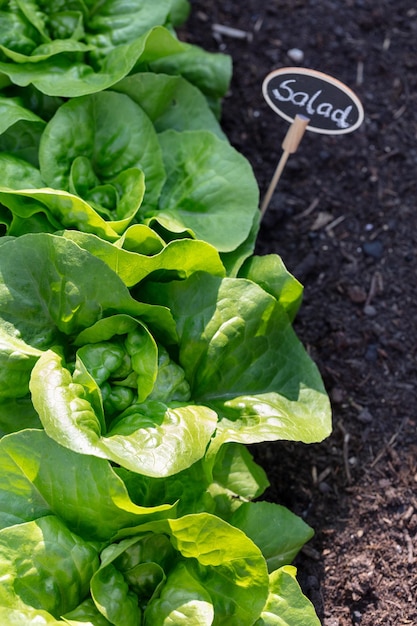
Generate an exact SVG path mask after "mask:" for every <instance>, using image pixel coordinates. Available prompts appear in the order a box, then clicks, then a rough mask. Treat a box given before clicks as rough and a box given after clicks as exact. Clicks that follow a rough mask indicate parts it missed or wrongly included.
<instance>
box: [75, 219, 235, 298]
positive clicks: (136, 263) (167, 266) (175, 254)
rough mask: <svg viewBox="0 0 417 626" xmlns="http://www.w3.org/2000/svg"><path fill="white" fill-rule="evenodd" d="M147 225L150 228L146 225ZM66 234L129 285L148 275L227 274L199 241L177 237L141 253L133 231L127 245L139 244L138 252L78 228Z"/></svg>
mask: <svg viewBox="0 0 417 626" xmlns="http://www.w3.org/2000/svg"><path fill="white" fill-rule="evenodd" d="M138 226H139V225H138ZM144 228H148V227H146V226H144ZM149 230H151V229H149ZM151 232H154V231H151ZM63 235H64V237H66V238H67V239H71V240H72V241H74V242H75V243H77V244H78V245H79V246H80V247H81V248H84V249H85V250H88V251H89V252H91V254H93V255H94V256H96V257H98V258H100V259H101V260H102V261H104V262H105V263H106V264H107V265H108V266H109V267H110V268H111V269H112V270H113V271H114V272H115V273H116V274H117V275H118V276H120V278H121V279H122V280H123V282H124V283H125V285H126V286H127V287H133V286H135V285H137V284H138V283H140V282H141V281H142V280H144V279H145V278H148V277H150V278H152V279H155V277H158V278H159V279H160V280H164V278H166V277H169V278H170V279H171V280H172V279H181V280H182V279H184V278H188V276H191V274H193V273H194V272H198V271H203V270H204V271H207V272H209V273H210V274H213V275H214V276H224V274H225V271H224V267H223V264H222V262H221V260H220V257H219V254H218V252H217V250H216V249H215V248H214V247H213V246H211V245H210V244H208V243H206V242H204V241H200V240H194V239H177V240H174V241H171V242H169V243H168V244H167V245H166V246H163V247H162V248H161V249H159V250H158V252H157V254H152V255H151V254H148V253H147V249H146V248H144V249H145V251H144V253H142V254H140V253H139V250H140V247H141V244H140V240H139V238H138V240H137V245H136V246H134V244H133V242H132V239H133V232H131V234H130V235H129V237H130V240H129V243H128V245H129V246H131V247H137V251H136V252H135V251H133V252H131V251H130V250H125V249H124V248H121V247H119V245H118V244H119V241H116V242H115V244H116V245H113V244H111V243H109V242H107V241H104V240H103V239H101V238H99V237H96V236H95V235H91V234H85V233H80V232H78V231H75V230H69V231H66V232H65V233H63ZM122 243H124V242H122Z"/></svg>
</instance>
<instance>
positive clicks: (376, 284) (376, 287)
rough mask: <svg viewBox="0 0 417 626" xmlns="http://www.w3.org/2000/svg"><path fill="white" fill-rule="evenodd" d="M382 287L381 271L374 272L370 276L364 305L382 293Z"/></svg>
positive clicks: (367, 304)
mask: <svg viewBox="0 0 417 626" xmlns="http://www.w3.org/2000/svg"><path fill="white" fill-rule="evenodd" d="M383 289H384V282H383V280H382V274H381V272H375V274H374V275H373V276H372V280H371V286H370V288H369V293H368V297H367V298H366V302H365V307H367V306H369V305H370V304H371V302H372V299H373V298H374V296H376V295H377V294H379V293H382V291H383Z"/></svg>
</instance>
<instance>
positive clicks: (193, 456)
mask: <svg viewBox="0 0 417 626" xmlns="http://www.w3.org/2000/svg"><path fill="white" fill-rule="evenodd" d="M188 11H189V6H188V3H187V2H186V1H185V0H158V2H157V3H156V2H154V1H152V2H151V1H147V0H130V1H126V0H123V2H122V1H121V0H107V1H106V2H103V3H100V4H97V3H95V2H94V3H93V2H91V1H90V0H70V2H68V0H65V2H64V1H63V0H60V1H55V0H54V2H48V1H47V0H44V1H41V0H39V1H34V0H9V1H6V2H3V3H2V4H1V7H0V20H1V21H2V25H3V24H4V25H5V28H4V29H3V28H2V31H1V34H0V87H1V89H0V173H1V179H0V224H1V228H2V237H0V275H1V278H0V431H1V435H2V437H1V439H0V467H1V469H0V528H1V530H0V580H1V584H0V617H1V620H2V623H4V624H8V625H11V626H20V625H23V624H24V625H25V626H27V625H30V624H37V625H38V624H70V625H72V626H81V625H83V626H86V625H91V626H104V625H108V624H111V625H114V626H133V625H135V626H138V625H140V624H144V625H147V626H159V625H161V626H162V625H167V626H168V624H175V625H178V626H179V625H181V624H184V625H187V626H193V625H196V626H197V625H198V626H202V625H208V626H209V625H211V624H214V625H220V624H227V625H228V626H234V625H236V626H246V625H247V626H252V625H255V624H256V625H257V626H262V625H270V626H272V625H275V624H280V625H288V626H295V625H297V626H300V625H301V624H306V625H309V626H310V625H311V626H315V625H316V624H319V622H318V620H317V617H316V615H315V612H314V609H313V607H312V605H311V604H310V602H309V601H308V600H307V598H305V597H304V596H303V594H302V592H301V590H300V588H299V586H298V583H297V581H296V578H295V574H296V572H295V568H294V567H292V566H291V565H290V564H291V562H292V560H293V559H294V557H295V555H296V554H297V552H298V551H299V549H300V548H301V547H302V545H303V544H304V543H305V542H306V541H307V540H308V539H309V538H310V537H311V536H312V530H311V528H309V526H307V525H306V524H305V523H304V522H303V521H302V520H301V519H300V518H298V517H297V516H295V515H294V514H292V513H291V512H289V511H288V510H287V509H286V508H284V507H282V506H279V505H277V504H273V503H269V502H264V501H260V500H259V497H260V496H261V495H262V493H263V492H264V491H265V489H266V488H267V486H268V480H267V477H266V475H265V473H264V471H263V470H262V469H261V467H259V466H258V465H257V464H256V463H255V462H254V459H253V457H252V455H251V453H250V452H249V449H248V447H247V446H248V444H254V443H259V442H263V441H274V440H279V439H287V440H295V441H303V442H306V443H309V442H314V441H320V440H321V439H323V438H324V437H326V436H327V435H328V433H329V430H330V411H329V402H328V398H327V395H326V393H325V390H324V388H323V384H322V381H321V378H320V375H319V373H318V371H317V368H316V367H315V365H314V363H313V362H312V361H311V359H310V357H309V356H308V354H307V353H306V351H305V350H304V348H303V346H302V345H301V344H300V342H299V340H298V339H297V337H296V335H295V333H294V331H293V329H292V321H293V319H294V316H295V314H296V312H297V309H298V307H299V305H300V300H301V295H302V287H301V285H300V284H299V283H298V282H297V281H296V280H295V279H294V278H293V277H292V276H291V275H290V274H289V273H288V272H287V270H286V269H285V266H284V265H283V263H282V261H281V259H280V258H279V257H278V256H276V255H267V256H264V257H257V256H254V254H253V250H254V244H255V240H256V236H257V231H258V226H259V210H258V188H257V184H256V181H255V179H254V176H253V173H252V170H251V168H250V165H249V164H248V162H247V161H246V160H245V159H244V157H243V156H242V155H241V154H239V153H238V152H237V151H236V150H235V149H234V148H233V147H232V146H231V145H230V144H229V142H228V140H227V138H226V137H225V135H224V133H223V132H222V129H221V127H220V125H219V122H218V117H219V111H220V105H221V99H222V98H223V96H224V95H225V93H226V90H227V88H228V85H229V81H230V73H231V63H230V58H229V57H227V56H225V55H222V54H219V53H215V54H214V53H209V52H205V51H204V50H202V49H201V48H199V47H197V46H193V45H190V44H187V43H183V42H181V41H180V40H179V39H178V38H177V35H176V33H175V30H174V29H175V28H176V27H178V26H179V25H180V23H181V22H182V21H184V20H185V19H186V17H187V15H188Z"/></svg>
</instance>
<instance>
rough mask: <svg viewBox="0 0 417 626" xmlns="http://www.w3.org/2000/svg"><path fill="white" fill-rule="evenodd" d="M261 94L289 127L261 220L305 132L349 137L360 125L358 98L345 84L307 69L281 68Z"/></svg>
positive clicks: (265, 81)
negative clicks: (346, 134)
mask: <svg viewBox="0 0 417 626" xmlns="http://www.w3.org/2000/svg"><path fill="white" fill-rule="evenodd" d="M262 92H263V95H264V98H265V100H266V101H267V103H268V104H269V106H270V107H271V108H272V109H273V110H274V111H275V112H276V113H278V115H280V116H281V117H283V118H284V119H285V120H287V121H288V122H291V126H290V128H289V130H288V133H287V135H286V137H285V139H284V141H283V143H282V149H283V151H284V152H283V154H282V156H281V159H280V161H279V163H278V166H277V169H276V170H275V173H274V176H273V178H272V180H271V183H270V185H269V187H268V191H267V192H266V195H265V198H264V200H263V202H262V205H261V216H263V215H264V213H265V211H266V209H267V208H268V205H269V202H270V200H271V197H272V194H273V193H274V190H275V188H276V186H277V183H278V181H279V179H280V176H281V174H282V171H283V169H284V167H285V164H286V162H287V159H288V157H289V155H290V154H292V153H293V152H296V150H297V148H298V146H299V144H300V141H301V139H302V137H303V134H304V131H306V130H310V131H312V132H315V133H320V134H324V135H341V134H345V133H351V132H352V131H354V130H356V129H357V128H359V126H360V125H361V124H362V122H363V118H364V111H363V108H362V104H361V102H360V100H359V98H358V97H357V96H356V95H355V94H354V93H353V91H352V90H351V89H349V87H347V86H346V85H345V84H343V83H342V82H340V81H339V80H337V79H336V78H333V77H332V76H328V75H327V74H323V72H319V71H317V70H311V69H308V68H300V67H284V68H281V69H278V70H274V71H273V72H271V73H270V74H268V76H266V78H265V80H264V82H263V85H262Z"/></svg>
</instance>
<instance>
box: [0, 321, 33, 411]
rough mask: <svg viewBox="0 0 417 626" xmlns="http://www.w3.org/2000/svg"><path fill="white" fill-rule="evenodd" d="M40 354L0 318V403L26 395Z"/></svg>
mask: <svg viewBox="0 0 417 626" xmlns="http://www.w3.org/2000/svg"><path fill="white" fill-rule="evenodd" d="M41 354H42V351H41V350H38V349H36V348H34V347H32V346H30V345H28V344H27V343H25V342H24V341H23V340H22V339H20V337H19V334H18V332H16V330H15V329H14V328H13V327H12V326H11V325H10V324H8V323H7V322H5V321H4V320H3V319H1V318H0V401H4V400H5V399H12V398H24V397H25V396H26V395H27V393H28V392H29V376H30V372H31V371H32V368H33V366H34V365H35V363H36V361H37V359H38V358H39V357H40V355H41Z"/></svg>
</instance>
